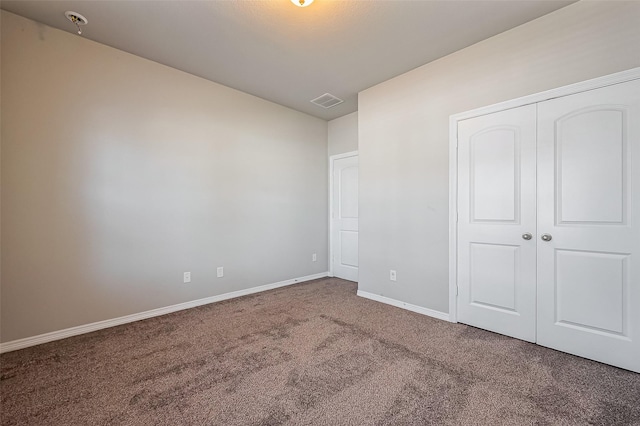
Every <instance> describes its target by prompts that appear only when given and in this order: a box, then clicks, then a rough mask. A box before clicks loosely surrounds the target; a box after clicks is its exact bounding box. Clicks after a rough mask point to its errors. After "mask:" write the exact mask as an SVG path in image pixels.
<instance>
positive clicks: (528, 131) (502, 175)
mask: <svg viewBox="0 0 640 426" xmlns="http://www.w3.org/2000/svg"><path fill="white" fill-rule="evenodd" d="M535 159H536V107H535V105H528V106H524V107H520V108H515V109H511V110H507V111H502V112H498V113H495V114H490V115H485V116H481V117H476V118H471V119H468V120H464V121H461V122H460V123H458V161H459V163H458V171H459V175H458V183H459V186H458V238H459V239H458V289H459V296H458V320H459V321H460V322H463V323H466V324H470V325H473V326H477V327H480V328H484V329H487V330H491V331H495V332H497V333H501V334H505V335H508V336H512V337H517V338H519V339H523V340H528V341H530V342H533V341H535V337H536V317H535V315H536V240H535V235H536V195H535V191H536V166H535ZM529 234H530V235H532V236H533V239H524V238H528V235H529ZM523 236H524V238H523Z"/></svg>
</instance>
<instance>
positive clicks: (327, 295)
mask: <svg viewBox="0 0 640 426" xmlns="http://www.w3.org/2000/svg"><path fill="white" fill-rule="evenodd" d="M0 361H1V376H0V378H1V380H0V390H1V392H2V406H1V407H0V409H1V414H0V419H1V421H2V424H3V425H18V424H19V425H57V426H60V425H181V424H189V425H277V424H288V425H428V424H437V425H500V424H505V425H506V424H510V425H511V424H513V425H534V424H535V425H585V424H594V425H640V374H636V373H632V372H629V371H625V370H620V369H617V368H614V367H610V366H607V365H603V364H599V363H597V362H593V361H588V360H585V359H582V358H578V357H574V356H572V355H568V354H564V353H560V352H556V351H554V350H550V349H546V348H543V347H539V346H536V345H533V344H529V343H526V342H522V341H519V340H515V339H511V338H508V337H504V336H500V335H498V334H494V333H490V332H486V331H483V330H479V329H476V328H473V327H469V326H465V325H462V324H450V323H447V322H444V321H439V320H436V319H432V318H429V317H425V316H422V315H419V314H415V313H412V312H408V311H404V310H401V309H398V308H394V307H391V306H387V305H383V304H381V303H377V302H373V301H370V300H366V299H363V298H359V297H357V296H356V284H354V283H351V282H348V281H343V280H339V279H333V278H331V279H329V278H327V279H321V280H316V281H312V282H309V283H305V284H299V285H295V286H291V287H286V288H281V289H277V290H273V291H269V292H265V293H260V294H256V295H251V296H246V297H242V298H239V299H235V300H230V301H225V302H220V303H216V304H212V305H207V306H202V307H198V308H194V309H190V310H187V311H181V312H176V313H173V314H169V315H165V316H162V317H157V318H152V319H148V320H145V321H140V322H136V323H132V324H127V325H123V326H119V327H114V328H110V329H107V330H102V331H97V332H94V333H90V334H86V335H82V336H77V337H72V338H69V339H66V340H61V341H57V342H52V343H48V344H44V345H41V346H37V347H33V348H28V349H24V350H21V351H16V352H10V353H7V354H4V355H2V356H1V357H0Z"/></svg>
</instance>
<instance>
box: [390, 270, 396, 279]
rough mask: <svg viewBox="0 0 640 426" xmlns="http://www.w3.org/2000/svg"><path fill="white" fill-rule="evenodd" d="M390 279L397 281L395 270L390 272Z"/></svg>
mask: <svg viewBox="0 0 640 426" xmlns="http://www.w3.org/2000/svg"><path fill="white" fill-rule="evenodd" d="M389 279H390V280H391V281H395V280H396V271H395V269H391V270H389Z"/></svg>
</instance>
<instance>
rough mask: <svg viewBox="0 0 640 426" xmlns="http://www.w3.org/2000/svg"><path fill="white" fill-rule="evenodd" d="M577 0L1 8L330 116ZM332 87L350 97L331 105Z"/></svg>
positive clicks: (225, 1) (272, 0)
mask: <svg viewBox="0 0 640 426" xmlns="http://www.w3.org/2000/svg"><path fill="white" fill-rule="evenodd" d="M570 3H572V1H552V0H546V1H540V0H535V1H526V0H515V1H504V0H502V1H482V0H474V1H451V0H449V1H419V0H415V1H382V0H343V1H336V0H315V2H314V3H313V4H311V5H310V6H308V7H306V8H299V7H295V6H294V5H293V4H291V2H290V0H256V1H242V0H238V1H229V0H217V1H184V0H183V1H166V0H165V1H149V0H147V1H77V0H76V1H64V0H63V1H58V0H53V1H31V0H23V1H6V0H3V1H2V3H1V7H2V9H5V10H8V11H10V12H14V13H16V14H18V15H22V16H25V17H27V18H31V19H33V20H36V21H39V22H42V23H45V24H47V25H50V26H52V27H56V28H60V29H63V30H65V31H69V32H71V33H75V31H76V30H75V27H74V26H73V24H71V22H69V21H68V20H67V19H66V18H65V16H64V12H65V11H66V10H73V11H76V12H78V13H81V14H83V15H84V16H85V17H87V19H88V20H89V25H87V26H86V27H84V29H83V34H82V37H86V38H88V39H91V40H95V41H98V42H100V43H104V44H107V45H109V46H113V47H115V48H118V49H121V50H124V51H127V52H130V53H133V54H135V55H138V56H142V57H144V58H148V59H151V60H153V61H156V62H159V63H161V64H165V65H168V66H171V67H174V68H177V69H180V70H183V71H186V72H188V73H191V74H195V75H197V76H200V77H203V78H206V79H208V80H211V81H215V82H218V83H221V84H224V85H226V86H229V87H233V88H235V89H238V90H242V91H243V92H247V93H251V94H253V95H256V96H259V97H261V98H264V99H267V100H270V101H272V102H276V103H278V104H281V105H285V106H288V107H290V108H293V109H296V110H299V111H302V112H306V113H308V114H311V115H314V116H316V117H320V118H323V119H327V120H330V119H333V118H337V117H340V116H342V115H345V114H348V113H350V112H353V111H355V110H357V107H358V105H357V94H358V92H359V91H361V90H363V89H366V88H368V87H371V86H373V85H375V84H377V83H380V82H382V81H385V80H388V79H389V78H391V77H394V76H396V75H399V74H402V73H404V72H406V71H409V70H411V69H413V68H416V67H418V66H420V65H423V64H425V63H427V62H430V61H433V60H435V59H437V58H440V57H442V56H445V55H447V54H449V53H452V52H454V51H456V50H459V49H462V48H464V47H466V46H469V45H471V44H474V43H477V42H478V41H481V40H484V39H486V38H488V37H491V36H493V35H496V34H499V33H501V32H503V31H506V30H508V29H510V28H513V27H516V26H518V25H520V24H523V23H525V22H528V21H530V20H533V19H535V18H538V17H540V16H542V15H545V14H547V13H550V12H552V11H554V10H556V9H559V8H561V7H564V6H566V5H568V4H570ZM325 92H329V93H331V94H333V95H336V96H338V97H339V98H342V99H344V100H345V102H344V103H343V104H340V105H338V106H336V107H334V108H331V109H328V110H325V109H322V108H320V107H318V106H315V105H313V104H312V103H310V102H309V101H310V100H311V99H314V98H316V97H318V96H320V95H322V94H323V93H325Z"/></svg>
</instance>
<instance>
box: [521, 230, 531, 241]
mask: <svg viewBox="0 0 640 426" xmlns="http://www.w3.org/2000/svg"><path fill="white" fill-rule="evenodd" d="M531 238H533V236H532V235H531V234H530V233H528V232H527V233H525V234H522V239H523V240H530V239H531Z"/></svg>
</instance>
